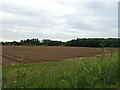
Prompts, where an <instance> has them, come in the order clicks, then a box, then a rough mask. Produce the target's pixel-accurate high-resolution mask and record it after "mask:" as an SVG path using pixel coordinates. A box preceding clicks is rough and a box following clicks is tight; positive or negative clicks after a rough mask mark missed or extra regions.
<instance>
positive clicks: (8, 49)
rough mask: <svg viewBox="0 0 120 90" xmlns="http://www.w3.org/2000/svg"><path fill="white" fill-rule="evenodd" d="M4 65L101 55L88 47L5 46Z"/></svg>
mask: <svg viewBox="0 0 120 90" xmlns="http://www.w3.org/2000/svg"><path fill="white" fill-rule="evenodd" d="M2 52H3V54H2V61H3V63H2V64H3V65H10V64H15V63H19V62H20V60H22V62H23V63H40V62H47V61H59V60H64V59H71V58H79V57H91V56H96V55H98V54H100V53H101V51H100V50H99V49H98V48H88V47H39V46H3V47H2Z"/></svg>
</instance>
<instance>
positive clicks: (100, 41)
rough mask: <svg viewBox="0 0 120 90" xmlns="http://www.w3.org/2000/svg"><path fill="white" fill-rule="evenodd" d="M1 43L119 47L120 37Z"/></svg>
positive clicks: (9, 43)
mask: <svg viewBox="0 0 120 90" xmlns="http://www.w3.org/2000/svg"><path fill="white" fill-rule="evenodd" d="M0 44H1V45H26V46H74V47H119V46H120V39H119V38H82V39H81V38H77V39H73V40H70V41H67V42H62V41H55V40H50V39H43V40H39V39H26V40H21V41H20V42H17V41H13V42H2V41H1V42H0Z"/></svg>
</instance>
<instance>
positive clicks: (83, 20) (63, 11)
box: [0, 0, 118, 40]
mask: <svg viewBox="0 0 120 90" xmlns="http://www.w3.org/2000/svg"><path fill="white" fill-rule="evenodd" d="M117 2H118V0H109V1H108V0H106V1H105V0H104V1H103V0H101V1H99V2H98V1H97V0H92V1H90V0H1V1H0V3H1V5H2V10H0V13H1V14H0V18H2V23H3V24H2V27H1V28H0V29H1V30H3V33H4V34H3V39H2V40H5V39H6V40H8V39H9V40H20V39H24V38H34V37H36V38H40V39H43V38H51V39H58V40H70V39H73V38H77V37H117V35H118V32H117V19H118V18H117V15H118V13H117V8H118V7H117V5H118V4H117Z"/></svg>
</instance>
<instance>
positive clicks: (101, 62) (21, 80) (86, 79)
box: [3, 50, 120, 88]
mask: <svg viewBox="0 0 120 90" xmlns="http://www.w3.org/2000/svg"><path fill="white" fill-rule="evenodd" d="M103 53H104V56H102V57H84V58H76V59H70V60H64V61H54V62H47V63H42V64H15V65H7V66H3V88H118V87H119V86H120V81H119V75H118V72H119V68H118V52H113V50H112V53H106V51H105V50H104V51H103Z"/></svg>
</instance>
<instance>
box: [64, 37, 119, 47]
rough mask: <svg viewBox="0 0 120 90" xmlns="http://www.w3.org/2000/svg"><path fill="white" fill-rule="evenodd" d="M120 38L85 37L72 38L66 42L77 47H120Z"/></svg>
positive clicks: (67, 44)
mask: <svg viewBox="0 0 120 90" xmlns="http://www.w3.org/2000/svg"><path fill="white" fill-rule="evenodd" d="M119 41H120V39H117V38H107V39H105V38H89V39H86V38H83V39H79V38H77V39H76V40H70V41H67V42H66V43H65V46H75V47H103V46H104V47H119V46H120V42H119Z"/></svg>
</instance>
